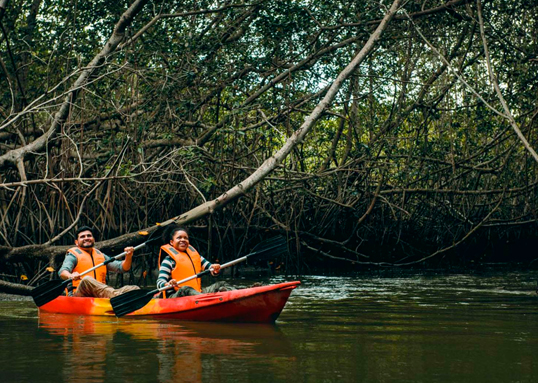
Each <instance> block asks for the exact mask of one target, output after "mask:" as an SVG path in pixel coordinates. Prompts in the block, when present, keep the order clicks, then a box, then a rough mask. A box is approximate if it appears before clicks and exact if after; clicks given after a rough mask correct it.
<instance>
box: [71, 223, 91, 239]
mask: <svg viewBox="0 0 538 383" xmlns="http://www.w3.org/2000/svg"><path fill="white" fill-rule="evenodd" d="M86 230H89V231H91V233H92V235H93V229H92V228H91V227H89V226H80V227H79V228H77V231H75V238H76V239H78V235H79V234H80V233H82V232H83V231H86Z"/></svg>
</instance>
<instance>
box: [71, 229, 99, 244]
mask: <svg viewBox="0 0 538 383" xmlns="http://www.w3.org/2000/svg"><path fill="white" fill-rule="evenodd" d="M94 244H95V238H93V234H92V232H91V231H89V230H85V231H81V232H80V233H78V238H77V239H76V240H75V245H77V246H78V247H80V248H81V249H91V248H92V247H93V245H94Z"/></svg>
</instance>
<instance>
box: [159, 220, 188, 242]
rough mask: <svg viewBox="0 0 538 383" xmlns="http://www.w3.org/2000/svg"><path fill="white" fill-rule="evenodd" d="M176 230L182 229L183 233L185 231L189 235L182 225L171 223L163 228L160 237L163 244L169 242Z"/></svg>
mask: <svg viewBox="0 0 538 383" xmlns="http://www.w3.org/2000/svg"><path fill="white" fill-rule="evenodd" d="M178 231H184V232H185V233H187V235H189V231H188V230H187V229H186V228H184V227H183V226H179V225H175V224H172V225H170V226H168V227H167V228H166V229H165V230H164V233H163V237H162V238H163V242H164V243H165V244H167V243H170V241H171V240H172V239H173V238H174V234H176V233H177V232H178Z"/></svg>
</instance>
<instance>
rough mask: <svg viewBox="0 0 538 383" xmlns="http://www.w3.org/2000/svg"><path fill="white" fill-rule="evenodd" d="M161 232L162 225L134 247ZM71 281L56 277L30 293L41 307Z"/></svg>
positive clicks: (122, 254)
mask: <svg viewBox="0 0 538 383" xmlns="http://www.w3.org/2000/svg"><path fill="white" fill-rule="evenodd" d="M161 232H162V230H161V226H159V227H158V228H157V230H155V231H154V232H153V233H152V234H151V235H150V236H149V238H148V240H147V241H146V242H144V243H141V244H140V245H138V246H135V248H134V249H135V250H138V249H140V248H142V247H144V246H146V245H148V244H149V243H151V242H155V241H157V240H159V236H158V235H157V233H158V234H160V233H161ZM138 234H140V235H147V234H148V233H147V232H145V231H139V232H138ZM125 254H126V253H125V252H123V253H121V254H118V255H116V256H115V257H112V258H110V259H108V260H106V261H104V262H103V263H100V264H98V265H96V266H94V267H92V268H91V269H88V270H86V271H84V272H83V273H80V276H81V277H82V276H83V275H86V274H88V273H91V272H92V271H93V270H95V269H98V268H99V267H101V266H105V265H107V264H109V263H110V262H114V261H116V260H118V259H120V258H121V257H123V256H124V255H125ZM70 283H71V279H66V280H63V281H62V280H59V279H54V280H51V281H48V282H45V283H43V284H41V285H39V286H36V287H34V289H33V290H32V292H31V293H30V295H32V298H33V299H34V302H35V304H36V305H37V307H41V306H43V305H44V304H46V303H49V302H50V301H52V300H54V299H56V298H58V297H59V296H60V295H61V294H62V293H63V292H64V291H65V289H66V288H67V286H69V284H70Z"/></svg>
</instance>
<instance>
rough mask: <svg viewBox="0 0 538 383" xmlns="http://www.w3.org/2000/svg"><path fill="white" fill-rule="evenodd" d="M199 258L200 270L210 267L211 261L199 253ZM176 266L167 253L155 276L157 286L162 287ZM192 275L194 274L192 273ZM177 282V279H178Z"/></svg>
mask: <svg viewBox="0 0 538 383" xmlns="http://www.w3.org/2000/svg"><path fill="white" fill-rule="evenodd" d="M200 260H201V261H202V270H207V269H209V268H210V267H211V262H209V261H208V260H206V259H205V258H204V257H202V256H201V255H200ZM174 267H176V261H174V259H173V258H172V257H171V256H169V255H167V256H166V258H164V260H163V261H162V263H161V267H160V268H159V277H158V278H157V288H158V289H161V288H163V287H164V285H165V284H166V282H168V281H169V280H170V279H171V277H172V270H173V269H174ZM193 275H194V274H193ZM178 282H179V281H178Z"/></svg>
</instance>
